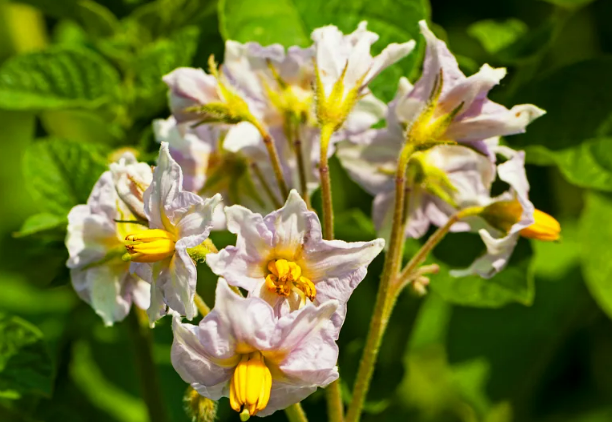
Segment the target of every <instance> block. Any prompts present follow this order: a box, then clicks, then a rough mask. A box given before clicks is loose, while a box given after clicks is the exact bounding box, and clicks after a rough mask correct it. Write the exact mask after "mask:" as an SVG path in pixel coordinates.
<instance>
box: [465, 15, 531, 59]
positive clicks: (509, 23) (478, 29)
mask: <svg viewBox="0 0 612 422" xmlns="http://www.w3.org/2000/svg"><path fill="white" fill-rule="evenodd" d="M527 30H528V28H527V25H526V24H525V22H523V21H521V20H518V19H514V18H511V19H508V20H505V21H494V20H492V19H486V20H482V21H478V22H475V23H473V24H472V25H470V26H469V27H468V29H467V33H468V34H469V35H470V36H472V37H474V38H476V39H477V40H478V41H480V43H481V44H482V46H483V47H484V49H485V50H486V51H487V52H489V53H491V54H494V53H497V52H498V51H500V50H502V49H503V48H505V47H508V46H509V45H511V44H512V43H514V42H515V41H516V40H517V39H518V38H520V37H521V36H522V35H523V34H525V33H526V32H527Z"/></svg>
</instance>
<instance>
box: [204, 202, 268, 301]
mask: <svg viewBox="0 0 612 422" xmlns="http://www.w3.org/2000/svg"><path fill="white" fill-rule="evenodd" d="M225 215H226V217H227V229H228V230H229V231H230V232H231V233H234V234H237V235H238V238H237V240H236V246H228V247H226V248H224V249H222V250H221V251H219V252H218V253H216V254H208V255H207V256H206V263H207V264H208V266H209V267H210V268H211V270H212V271H213V272H214V273H215V274H217V275H219V276H221V277H224V278H225V279H226V280H227V282H228V283H230V284H231V285H233V286H238V287H242V288H243V289H246V290H248V291H252V290H254V289H255V288H256V287H257V286H258V285H259V284H260V282H261V279H262V278H263V277H265V272H264V271H265V265H267V262H266V259H267V257H268V255H269V254H270V252H271V251H272V250H273V247H274V246H273V233H272V232H270V230H269V229H268V227H267V226H266V224H265V223H264V221H263V217H262V216H261V215H260V214H256V213H254V212H252V211H250V210H248V209H246V208H244V207H241V206H239V205H235V206H232V207H226V208H225Z"/></svg>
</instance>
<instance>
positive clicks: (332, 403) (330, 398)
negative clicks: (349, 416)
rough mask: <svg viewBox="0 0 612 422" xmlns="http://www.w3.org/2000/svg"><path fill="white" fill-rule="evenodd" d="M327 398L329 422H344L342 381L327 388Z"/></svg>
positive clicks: (335, 382)
mask: <svg viewBox="0 0 612 422" xmlns="http://www.w3.org/2000/svg"><path fill="white" fill-rule="evenodd" d="M325 397H326V399H327V419H328V420H329V422H343V421H344V406H343V404H342V391H340V379H337V380H336V381H334V382H332V383H331V384H329V385H328V386H327V388H326V389H325Z"/></svg>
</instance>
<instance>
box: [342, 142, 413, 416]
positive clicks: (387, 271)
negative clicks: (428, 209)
mask: <svg viewBox="0 0 612 422" xmlns="http://www.w3.org/2000/svg"><path fill="white" fill-rule="evenodd" d="M413 151H414V147H413V146H412V144H411V143H410V142H407V143H406V145H405V146H404V148H403V149H402V152H401V153H400V157H399V159H398V164H397V172H396V175H395V204H394V209H393V225H392V228H391V238H390V241H389V249H388V251H387V256H386V257H385V265H384V269H383V273H382V276H381V278H380V284H379V286H378V294H377V296H376V303H375V305H374V315H372V320H371V321H370V329H369V332H368V337H367V340H366V345H365V348H364V350H363V355H362V356H361V361H360V362H359V370H358V371H357V378H356V379H355V385H354V387H353V399H352V401H351V404H350V405H349V408H348V414H347V416H346V421H347V422H358V421H359V419H360V418H361V412H362V409H363V404H364V403H365V399H366V395H367V393H368V390H369V388H370V382H371V380H372V374H373V373H374V365H375V364H376V359H377V357H378V351H379V349H380V344H381V343H382V339H383V335H384V333H385V329H386V328H387V323H388V322H389V313H388V312H387V307H388V306H389V302H390V301H389V287H390V285H391V282H392V280H393V279H394V278H395V276H396V275H397V272H398V270H399V266H400V263H401V260H400V254H401V251H402V246H403V243H404V231H403V230H402V229H403V228H404V227H405V225H404V224H405V223H404V220H405V219H404V213H405V208H404V207H405V203H404V202H405V201H404V198H405V194H406V167H407V165H408V160H409V159H410V156H411V155H412V153H413Z"/></svg>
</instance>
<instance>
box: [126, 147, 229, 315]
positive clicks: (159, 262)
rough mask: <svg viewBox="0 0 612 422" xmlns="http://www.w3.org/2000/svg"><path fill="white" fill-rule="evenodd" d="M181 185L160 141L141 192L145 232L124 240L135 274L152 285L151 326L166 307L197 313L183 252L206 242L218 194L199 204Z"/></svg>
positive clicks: (192, 269) (192, 273)
mask: <svg viewBox="0 0 612 422" xmlns="http://www.w3.org/2000/svg"><path fill="white" fill-rule="evenodd" d="M182 186H183V174H182V171H181V168H180V166H179V165H178V164H177V162H176V161H175V160H174V159H173V158H172V157H171V156H170V152H169V148H168V144H167V143H162V145H161V148H160V151H159V158H158V162H157V167H156V168H155V171H154V173H153V181H152V182H151V185H150V186H149V188H148V189H147V190H146V191H145V193H144V212H145V214H146V216H147V218H148V220H149V229H148V230H144V231H141V232H137V233H134V234H130V235H128V236H127V237H126V240H127V242H128V243H127V248H128V252H129V253H130V258H131V261H132V263H133V266H134V268H133V270H134V271H135V272H136V273H137V274H139V275H140V276H141V277H142V278H144V279H145V280H147V281H149V282H150V283H151V306H150V308H149V310H148V314H149V319H150V321H151V323H154V322H155V321H156V320H158V319H159V318H160V317H162V316H163V315H165V314H166V313H167V307H170V308H171V309H173V310H175V311H176V312H178V313H180V314H181V315H186V316H187V318H189V319H192V318H193V317H194V316H195V315H196V307H195V305H194V302H193V300H194V296H195V289H196V281H197V271H196V266H195V264H194V262H193V260H192V259H191V257H190V256H189V253H188V251H187V249H189V248H194V247H196V246H199V245H200V244H202V242H204V240H206V239H207V238H208V234H209V233H210V230H211V228H212V219H213V212H214V209H215V207H216V206H217V205H218V204H219V202H220V201H221V195H215V196H214V197H212V198H210V199H206V200H203V199H202V198H200V197H199V196H198V195H196V194H194V193H192V192H186V191H183V187H182Z"/></svg>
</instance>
